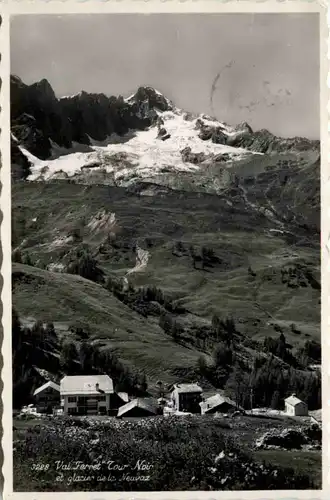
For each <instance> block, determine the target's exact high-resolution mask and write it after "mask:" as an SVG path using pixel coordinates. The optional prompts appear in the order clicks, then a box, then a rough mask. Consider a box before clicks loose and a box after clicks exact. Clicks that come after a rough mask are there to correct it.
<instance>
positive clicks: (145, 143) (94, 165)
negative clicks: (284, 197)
mask: <svg viewBox="0 0 330 500" xmlns="http://www.w3.org/2000/svg"><path fill="white" fill-rule="evenodd" d="M157 114H158V116H159V118H161V119H162V120H163V124H162V125H161V126H162V127H164V128H165V129H166V132H167V133H168V134H170V137H169V138H168V139H166V140H162V139H160V138H158V137H157V135H158V127H157V126H156V125H154V126H151V127H150V128H149V129H147V130H143V131H130V132H128V134H126V136H123V137H118V136H117V135H116V134H114V135H112V136H111V137H109V139H108V140H107V141H106V142H105V141H104V142H102V143H98V142H97V141H94V140H92V141H91V147H90V149H91V150H92V151H91V152H86V151H85V152H74V153H70V154H66V155H61V156H59V157H58V158H56V159H53V160H40V159H39V158H36V157H35V156H33V155H32V154H31V153H29V151H27V150H26V149H25V148H24V147H20V150H21V152H22V153H23V154H24V155H25V156H26V157H27V159H28V160H29V162H30V164H31V175H30V176H29V177H28V180H30V181H36V180H49V179H51V178H53V177H60V176H64V177H73V176H74V175H76V174H79V173H80V172H81V171H82V169H83V170H86V169H87V170H88V169H90V170H91V171H92V170H93V171H97V170H101V169H102V170H103V172H104V171H105V172H107V173H109V174H110V173H111V174H112V175H113V176H114V179H115V180H119V181H125V180H129V179H131V178H132V177H134V178H135V179H136V178H146V177H149V178H150V177H151V176H153V175H157V174H160V173H162V172H165V171H166V172H168V171H169V170H173V171H177V172H194V171H198V170H200V169H201V168H203V167H202V166H200V165H195V164H193V163H189V162H184V161H183V160H182V155H181V151H182V150H183V149H184V148H186V147H190V148H191V152H192V153H204V154H205V155H221V154H224V153H226V154H227V155H228V159H229V160H239V159H242V158H243V157H246V156H251V155H253V154H255V153H251V152H250V151H247V150H246V149H243V148H234V147H231V146H227V145H221V144H214V143H212V142H211V141H203V140H201V139H200V138H199V137H198V134H199V130H198V129H197V128H196V121H197V119H193V120H188V119H185V113H184V112H182V111H181V110H178V109H175V110H174V111H165V112H159V111H158V112H157ZM198 119H199V120H202V121H203V122H204V123H205V124H207V125H211V126H221V127H222V128H223V132H224V133H225V134H227V135H232V133H233V129H232V128H231V127H229V126H227V125H225V124H222V123H220V122H217V121H215V120H214V119H213V118H210V117H207V116H206V115H200V116H199V117H198ZM100 144H102V145H100Z"/></svg>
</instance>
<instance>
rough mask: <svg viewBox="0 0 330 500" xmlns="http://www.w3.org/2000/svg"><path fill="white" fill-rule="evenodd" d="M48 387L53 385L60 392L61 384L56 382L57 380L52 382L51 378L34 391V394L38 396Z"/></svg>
mask: <svg viewBox="0 0 330 500" xmlns="http://www.w3.org/2000/svg"><path fill="white" fill-rule="evenodd" d="M48 387H51V388H52V389H54V390H55V391H58V392H60V386H59V385H58V384H55V382H52V381H51V380H49V381H48V382H46V383H45V384H43V385H42V386H41V387H38V389H36V390H35V391H34V393H33V396H36V395H37V394H39V392H42V391H44V390H45V389H48Z"/></svg>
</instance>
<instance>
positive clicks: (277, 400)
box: [270, 391, 281, 410]
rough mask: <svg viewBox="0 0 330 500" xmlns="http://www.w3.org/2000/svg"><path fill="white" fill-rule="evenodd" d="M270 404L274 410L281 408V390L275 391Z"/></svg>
mask: <svg viewBox="0 0 330 500" xmlns="http://www.w3.org/2000/svg"><path fill="white" fill-rule="evenodd" d="M270 406H271V408H272V409H273V410H279V409H280V406H281V394H280V392H279V391H275V392H274V393H273V395H272V400H271V403H270Z"/></svg>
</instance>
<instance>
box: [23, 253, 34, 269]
mask: <svg viewBox="0 0 330 500" xmlns="http://www.w3.org/2000/svg"><path fill="white" fill-rule="evenodd" d="M22 263H23V264H25V265H26V266H33V262H32V259H31V257H30V254H28V253H27V252H26V253H25V254H24V256H23V258H22Z"/></svg>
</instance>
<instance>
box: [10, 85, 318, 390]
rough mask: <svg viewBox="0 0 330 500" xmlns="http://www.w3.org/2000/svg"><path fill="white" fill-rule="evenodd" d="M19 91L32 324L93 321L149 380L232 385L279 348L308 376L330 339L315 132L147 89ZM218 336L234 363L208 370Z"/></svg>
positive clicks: (20, 297) (18, 278)
mask: <svg viewBox="0 0 330 500" xmlns="http://www.w3.org/2000/svg"><path fill="white" fill-rule="evenodd" d="M12 96H13V112H12V133H13V136H12V161H13V165H12V168H13V180H14V182H13V184H12V213H13V222H12V243H13V260H14V261H15V262H16V263H15V264H14V267H13V304H14V307H15V309H16V310H17V312H18V314H19V317H20V320H21V322H22V323H23V324H24V325H31V324H32V323H33V322H34V321H37V320H39V321H43V322H52V323H54V326H55V330H56V332H57V335H58V337H59V343H60V340H61V338H63V337H64V338H68V339H70V338H72V331H70V326H72V325H78V324H79V325H80V326H82V327H83V328H84V329H85V330H86V331H88V332H89V338H90V340H92V341H93V342H94V341H95V343H96V344H99V345H103V346H105V345H106V346H108V347H110V348H111V349H112V350H113V352H114V353H116V355H118V357H119V359H120V360H121V361H122V362H123V363H124V364H125V365H127V366H129V367H131V368H132V369H134V370H137V371H138V372H143V373H145V374H146V375H147V378H148V383H149V386H150V388H152V387H153V388H154V387H155V385H156V382H157V380H159V379H161V380H163V381H164V382H168V383H170V382H173V381H175V380H177V379H178V378H180V379H187V380H188V379H200V380H202V382H203V383H205V384H206V385H207V386H208V387H211V388H212V387H219V388H221V389H222V388H223V385H224V383H225V382H226V380H227V379H228V377H229V375H230V373H232V369H233V367H234V366H239V367H240V370H241V371H242V373H249V374H251V373H252V372H251V370H252V368H253V366H254V364H255V361H256V359H259V358H260V359H261V360H263V361H264V362H266V361H267V362H268V361H269V360H271V359H273V357H274V356H273V355H274V353H275V361H276V363H277V365H276V366H277V368H276V369H278V368H281V370H284V371H286V372H287V373H289V374H290V375H288V377H291V379H292V371H290V370H291V369H292V368H294V369H296V370H299V373H300V375H299V373H298V372H297V373H298V375H297V376H298V378H299V377H300V380H302V381H303V380H304V377H307V376H308V374H309V373H310V372H308V363H309V362H310V363H312V362H314V363H315V362H317V359H314V358H311V359H309V357H308V356H307V354H306V352H307V350H306V349H307V347H306V342H307V345H308V349H310V345H309V344H308V341H309V342H314V343H316V344H317V345H319V342H320V253H319V232H320V186H319V182H320V157H319V144H318V143H317V141H309V140H307V139H301V138H294V139H281V138H276V137H274V136H272V135H271V134H270V133H269V132H267V131H260V132H253V131H252V130H251V128H250V127H249V126H248V124H246V123H243V124H241V125H239V126H237V127H234V126H230V125H228V124H224V123H221V122H219V121H218V120H215V119H214V118H211V117H207V116H205V115H201V116H199V117H197V116H192V115H190V114H189V113H186V112H184V111H183V110H179V109H177V108H176V107H175V105H174V104H173V103H171V102H170V101H169V100H168V99H166V97H164V96H163V95H162V94H160V93H159V92H158V91H156V90H154V89H150V88H149V87H146V88H140V89H139V90H138V91H137V93H136V94H134V95H133V96H131V97H129V98H127V99H123V98H121V97H119V98H107V97H106V96H103V95H101V96H100V95H91V94H87V93H84V92H83V93H80V94H78V95H77V96H72V97H68V98H63V99H57V98H56V97H55V94H54V92H53V91H52V89H51V87H50V85H49V84H48V82H45V81H43V82H39V83H38V84H34V85H32V86H26V85H24V84H23V82H21V81H20V80H19V79H17V78H16V77H15V78H13V79H12ZM54 116H56V117H57V118H56V120H55V119H53V118H54ZM50 117H53V118H52V119H50ZM69 118H70V119H69ZM68 124H69V125H68ZM59 134H60V136H59ZM26 264H28V265H26ZM87 268H88V269H87ZM76 274H82V275H83V276H85V278H86V277H88V278H89V279H84V278H82V277H77V276H76ZM280 334H282V335H284V337H285V341H283V338H282V340H280V341H279V340H278V339H279V336H280ZM267 339H274V345H273V344H272V343H271V342H268V340H267ZM267 342H268V343H267ZM278 342H280V344H279V345H277V343H278ZM224 345H226V347H224ZM312 345H313V346H314V347H315V344H312ZM218 348H219V349H220V350H221V349H222V351H223V353H222V354H223V355H227V354H228V352H229V351H230V356H229V357H230V360H229V361H228V370H227V368H226V370H227V371H226V370H225V373H220V372H221V370H219V369H218V371H217V367H213V368H212V370H213V371H212V373H211V375H210V373H207V374H206V375H205V373H204V374H202V373H201V369H200V363H201V361H200V357H201V356H204V357H205V362H206V364H207V365H209V366H211V365H212V363H213V362H214V356H215V359H217V357H216V356H217V355H215V351H216V350H217V349H218ZM58 349H60V346H59V345H58ZM304 349H305V351H304ZM271 354H272V355H271ZM220 358H221V356H220ZM220 358H219V359H220ZM221 359H223V358H221ZM228 359H229V358H228ZM226 363H227V361H226ZM218 368H219V367H218ZM214 370H215V371H216V375H215V374H214ZM274 373H275V372H274ZM220 380H221V381H223V382H219V381H220ZM290 387H291V386H290ZM294 387H296V386H295V385H294ZM306 387H307V384H305V386H304V382H302V388H301V391H306V390H307V389H306ZM281 390H282V391H288V390H290V389H288V388H283V387H282V388H281ZM307 392H308V391H307ZM283 394H284V392H283ZM265 397H266V396H265ZM267 397H268V396H267Z"/></svg>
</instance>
